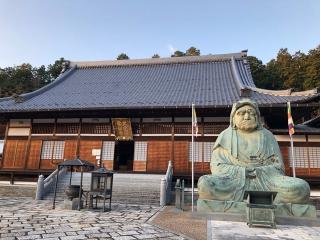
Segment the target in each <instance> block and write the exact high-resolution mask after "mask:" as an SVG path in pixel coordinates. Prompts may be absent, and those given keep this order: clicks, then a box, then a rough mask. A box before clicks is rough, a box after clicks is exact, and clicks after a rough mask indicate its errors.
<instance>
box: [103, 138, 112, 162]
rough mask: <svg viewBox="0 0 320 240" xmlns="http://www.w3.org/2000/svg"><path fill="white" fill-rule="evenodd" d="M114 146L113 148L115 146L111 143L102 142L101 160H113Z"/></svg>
mask: <svg viewBox="0 0 320 240" xmlns="http://www.w3.org/2000/svg"><path fill="white" fill-rule="evenodd" d="M114 146H115V144H114V142H113V141H105V142H103V144H102V154H101V160H109V161H113V159H114Z"/></svg>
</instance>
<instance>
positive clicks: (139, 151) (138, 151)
mask: <svg viewBox="0 0 320 240" xmlns="http://www.w3.org/2000/svg"><path fill="white" fill-rule="evenodd" d="M147 152H148V143H147V142H135V143H134V161H147Z"/></svg>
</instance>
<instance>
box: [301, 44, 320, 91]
mask: <svg viewBox="0 0 320 240" xmlns="http://www.w3.org/2000/svg"><path fill="white" fill-rule="evenodd" d="M305 63H306V78H305V80H304V82H303V88H304V89H312V88H316V87H318V88H319V87H320V45H319V46H318V47H316V48H315V49H311V50H310V51H309V54H308V56H307V57H306V62H305Z"/></svg>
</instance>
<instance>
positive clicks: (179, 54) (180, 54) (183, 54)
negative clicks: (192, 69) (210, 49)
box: [171, 50, 186, 57]
mask: <svg viewBox="0 0 320 240" xmlns="http://www.w3.org/2000/svg"><path fill="white" fill-rule="evenodd" d="M185 55H186V54H185V53H184V52H181V51H179V50H177V51H175V52H174V53H173V54H172V55H171V57H183V56H185Z"/></svg>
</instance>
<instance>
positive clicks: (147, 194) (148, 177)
mask: <svg viewBox="0 0 320 240" xmlns="http://www.w3.org/2000/svg"><path fill="white" fill-rule="evenodd" d="M164 177H165V176H164V175H159V174H135V173H134V174H129V173H115V174H114V175H113V193H112V202H113V203H124V204H144V205H159V201H160V183H161V178H164ZM69 180H70V173H66V174H64V175H62V176H61V177H60V176H59V185H58V188H57V197H56V200H57V201H63V199H65V193H64V189H65V188H66V187H67V186H68V185H69ZM90 180H91V174H90V173H83V189H84V190H89V188H90ZM71 184H72V185H80V173H78V172H77V173H75V172H74V173H72V182H71ZM53 196H54V185H53V187H51V189H50V190H49V191H48V193H47V194H46V195H45V196H44V199H46V200H53Z"/></svg>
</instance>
